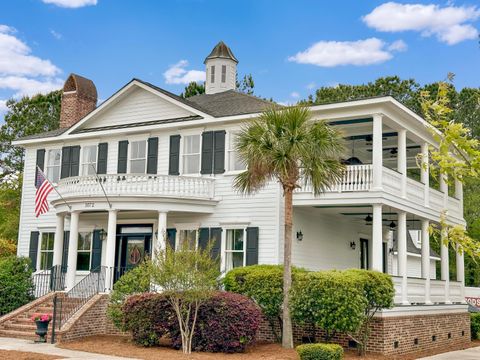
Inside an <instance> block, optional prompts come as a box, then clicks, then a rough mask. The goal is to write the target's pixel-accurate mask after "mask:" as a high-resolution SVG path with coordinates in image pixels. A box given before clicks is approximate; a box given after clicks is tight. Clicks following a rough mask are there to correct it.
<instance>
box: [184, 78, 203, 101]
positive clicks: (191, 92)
mask: <svg viewBox="0 0 480 360" xmlns="http://www.w3.org/2000/svg"><path fill="white" fill-rule="evenodd" d="M204 93H205V83H203V84H199V83H197V82H196V81H192V82H190V83H189V84H188V85H187V86H185V90H184V91H183V92H182V93H181V94H180V96H181V97H182V98H184V99H186V98H189V97H191V96H195V95H200V94H204Z"/></svg>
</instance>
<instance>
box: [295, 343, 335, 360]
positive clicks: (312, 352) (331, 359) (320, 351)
mask: <svg viewBox="0 0 480 360" xmlns="http://www.w3.org/2000/svg"><path fill="white" fill-rule="evenodd" d="M296 350H297V353H298V356H299V358H300V360H341V359H343V349H342V347H341V346H340V345H335V344H304V345H299V346H297V348H296Z"/></svg>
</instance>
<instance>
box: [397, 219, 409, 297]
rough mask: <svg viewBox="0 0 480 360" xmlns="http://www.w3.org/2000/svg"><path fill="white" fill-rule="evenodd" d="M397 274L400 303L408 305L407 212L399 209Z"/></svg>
mask: <svg viewBox="0 0 480 360" xmlns="http://www.w3.org/2000/svg"><path fill="white" fill-rule="evenodd" d="M397 243H398V259H397V262H398V276H401V277H402V304H403V305H408V304H409V303H408V294H407V285H408V283H407V213H406V212H405V211H400V212H399V213H398V231H397Z"/></svg>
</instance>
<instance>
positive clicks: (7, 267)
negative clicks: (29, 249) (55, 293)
mask: <svg viewBox="0 0 480 360" xmlns="http://www.w3.org/2000/svg"><path fill="white" fill-rule="evenodd" d="M33 291H34V285H33V281H32V270H31V268H30V259H28V258H17V257H15V256H9V257H6V258H3V259H0V316H2V315H5V314H7V313H9V312H10V311H13V310H15V309H17V308H19V307H20V306H22V305H25V304H27V303H29V302H30V301H32V300H33Z"/></svg>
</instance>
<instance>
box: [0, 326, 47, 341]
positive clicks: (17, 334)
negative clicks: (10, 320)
mask: <svg viewBox="0 0 480 360" xmlns="http://www.w3.org/2000/svg"><path fill="white" fill-rule="evenodd" d="M0 337H10V338H16V339H26V340H35V339H37V338H38V336H37V335H35V332H25V331H17V330H4V329H0Z"/></svg>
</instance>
